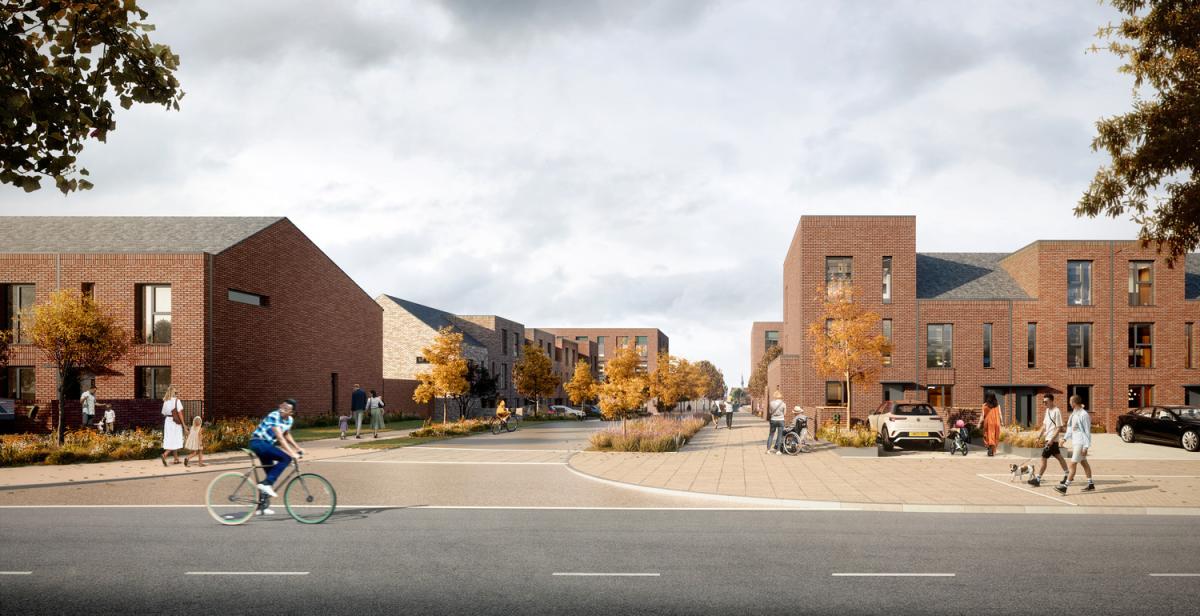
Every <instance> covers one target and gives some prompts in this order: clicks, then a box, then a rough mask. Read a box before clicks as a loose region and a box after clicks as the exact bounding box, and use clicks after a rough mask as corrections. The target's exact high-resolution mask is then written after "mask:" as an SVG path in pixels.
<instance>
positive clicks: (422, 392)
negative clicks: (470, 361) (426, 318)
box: [413, 325, 471, 423]
mask: <svg viewBox="0 0 1200 616" xmlns="http://www.w3.org/2000/svg"><path fill="white" fill-rule="evenodd" d="M462 345H463V335H462V333H460V332H456V331H454V328H453V327H450V326H449V325H447V326H446V327H443V328H441V329H439V330H438V334H437V337H436V338H434V339H433V344H431V345H429V346H427V347H425V348H423V349H421V356H422V357H424V358H425V361H426V362H428V363H429V366H430V368H429V371H428V372H422V373H420V374H418V375H417V380H418V381H420V384H418V385H417V389H416V391H414V392H413V400H414V401H416V402H419V403H421V404H424V403H426V402H429V401H430V400H433V399H434V398H441V399H442V423H446V399H447V398H449V397H451V396H461V395H463V394H465V393H467V390H469V389H470V387H471V384H470V383H469V382H468V381H467V358H465V357H463V350H462Z"/></svg>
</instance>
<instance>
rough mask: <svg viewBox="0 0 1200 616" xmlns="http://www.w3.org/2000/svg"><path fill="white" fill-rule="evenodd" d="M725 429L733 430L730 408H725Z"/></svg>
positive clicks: (731, 409)
mask: <svg viewBox="0 0 1200 616" xmlns="http://www.w3.org/2000/svg"><path fill="white" fill-rule="evenodd" d="M725 427H726V428H729V429H730V430H732V429H733V407H732V406H726V407H725Z"/></svg>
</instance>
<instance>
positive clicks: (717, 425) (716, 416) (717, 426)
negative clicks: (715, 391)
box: [712, 402, 721, 430]
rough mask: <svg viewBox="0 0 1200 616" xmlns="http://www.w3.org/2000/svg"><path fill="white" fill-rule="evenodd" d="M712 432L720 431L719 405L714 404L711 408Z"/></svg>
mask: <svg viewBox="0 0 1200 616" xmlns="http://www.w3.org/2000/svg"><path fill="white" fill-rule="evenodd" d="M712 420H713V430H720V429H721V403H720V402H714V403H713V407H712Z"/></svg>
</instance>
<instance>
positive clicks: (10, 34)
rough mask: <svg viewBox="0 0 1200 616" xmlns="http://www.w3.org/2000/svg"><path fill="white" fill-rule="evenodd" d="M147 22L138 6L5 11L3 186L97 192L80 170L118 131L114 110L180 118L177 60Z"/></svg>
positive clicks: (51, 1)
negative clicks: (89, 151) (94, 145)
mask: <svg viewBox="0 0 1200 616" xmlns="http://www.w3.org/2000/svg"><path fill="white" fill-rule="evenodd" d="M148 16H149V14H148V13H146V11H144V10H142V9H141V8H139V7H138V3H137V0H91V1H88V2H69V1H63V0H5V2H3V3H0V29H2V31H0V67H3V70H0V182H2V183H5V184H12V185H14V186H19V187H21V188H23V189H24V190H25V191H26V192H32V191H35V190H37V189H39V188H41V179H42V177H48V178H51V179H53V180H54V185H55V186H56V187H57V188H58V189H59V190H60V191H62V192H63V194H67V193H70V192H71V191H73V190H86V189H89V188H91V187H92V183H91V182H89V181H88V180H87V179H85V177H86V176H87V175H88V170H87V169H86V168H82V167H78V166H77V164H76V163H77V161H78V157H79V154H80V153H81V152H82V151H83V144H84V141H86V140H88V139H97V140H99V141H105V140H106V138H107V136H108V133H109V132H111V131H113V130H115V129H116V127H117V123H116V121H115V120H114V119H113V102H114V101H115V102H117V103H118V104H120V105H121V106H122V107H124V108H125V109H128V108H130V107H131V106H132V105H133V104H134V103H153V104H157V105H162V106H164V107H166V108H168V109H175V110H178V109H179V100H180V99H181V98H182V97H183V91H182V90H180V88H179V82H178V81H177V80H176V79H175V70H176V68H178V66H179V56H177V55H175V54H174V53H172V51H171V48H170V47H168V46H166V45H163V44H160V43H155V42H153V41H151V40H150V36H149V34H148V33H149V32H152V31H154V26H153V25H152V24H149V23H146V22H145V19H146V18H147V17H148Z"/></svg>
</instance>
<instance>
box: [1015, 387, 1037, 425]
mask: <svg viewBox="0 0 1200 616" xmlns="http://www.w3.org/2000/svg"><path fill="white" fill-rule="evenodd" d="M1014 393H1015V398H1016V400H1015V401H1014V405H1015V407H1016V409H1015V410H1016V415H1015V421H1016V423H1017V424H1018V425H1020V426H1023V427H1026V428H1028V427H1029V426H1032V425H1033V424H1034V423H1036V422H1037V392H1035V391H1033V390H1030V389H1018V390H1017V391H1016V392H1014Z"/></svg>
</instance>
